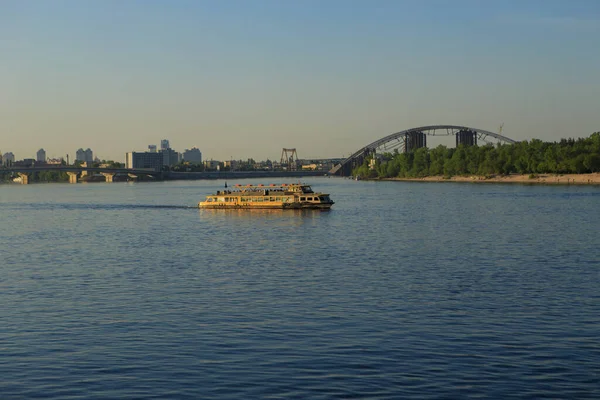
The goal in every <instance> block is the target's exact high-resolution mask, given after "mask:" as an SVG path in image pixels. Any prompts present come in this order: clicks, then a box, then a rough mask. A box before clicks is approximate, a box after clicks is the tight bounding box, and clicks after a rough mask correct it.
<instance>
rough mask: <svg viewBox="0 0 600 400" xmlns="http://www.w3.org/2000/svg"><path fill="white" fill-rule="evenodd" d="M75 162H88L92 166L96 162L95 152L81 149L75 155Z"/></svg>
mask: <svg viewBox="0 0 600 400" xmlns="http://www.w3.org/2000/svg"><path fill="white" fill-rule="evenodd" d="M75 160H76V161H81V162H87V163H90V165H91V164H92V163H93V162H94V152H93V151H92V150H91V149H89V148H88V149H87V150H83V149H79V150H77V152H76V153H75Z"/></svg>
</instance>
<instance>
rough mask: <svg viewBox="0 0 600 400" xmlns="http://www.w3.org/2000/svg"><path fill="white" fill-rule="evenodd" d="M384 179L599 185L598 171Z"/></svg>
mask: <svg viewBox="0 0 600 400" xmlns="http://www.w3.org/2000/svg"><path fill="white" fill-rule="evenodd" d="M380 180H385V181H407V182H473V183H521V184H530V183H531V184H538V183H541V184H547V185H550V184H556V185H600V173H594V174H531V175H521V174H510V175H492V176H477V175H470V176H452V177H445V176H441V175H440V176H426V177H424V178H381V179H380Z"/></svg>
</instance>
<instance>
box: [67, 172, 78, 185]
mask: <svg viewBox="0 0 600 400" xmlns="http://www.w3.org/2000/svg"><path fill="white" fill-rule="evenodd" d="M67 175H69V183H77V175H78V173H77V172H67Z"/></svg>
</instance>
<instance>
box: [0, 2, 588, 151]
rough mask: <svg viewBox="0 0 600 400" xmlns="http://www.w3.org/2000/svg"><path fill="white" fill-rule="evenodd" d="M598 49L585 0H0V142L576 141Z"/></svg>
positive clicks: (72, 147)
mask: <svg viewBox="0 0 600 400" xmlns="http://www.w3.org/2000/svg"><path fill="white" fill-rule="evenodd" d="M598 48H600V2H597V1H583V0H580V1H569V2H565V1H558V0H549V1H541V0H537V1H505V2H480V1H475V0H470V1H441V0H438V1H378V2H368V1H327V2H317V1H302V2H279V1H219V2H216V1H215V2H212V1H206V2H197V1H127V2H121V1H116V0H107V1H87V2H79V1H72V0H63V1H59V0H55V1H47V2H24V1H12V0H7V1H3V2H1V3H0V54H2V56H1V57H2V62H0V132H1V134H0V151H2V152H3V153H4V152H7V151H11V152H13V153H14V154H15V156H16V157H17V158H18V159H22V158H34V157H35V153H36V151H37V150H38V149H39V148H44V149H45V150H46V153H47V156H48V157H65V156H66V154H67V153H68V154H69V155H70V156H71V157H73V156H74V154H75V151H76V150H77V149H79V148H83V149H86V148H91V149H92V150H93V151H94V155H95V156H98V157H99V158H101V159H113V160H116V161H123V160H124V158H125V152H128V151H145V150H146V149H147V146H148V145H149V144H156V145H158V146H160V140H161V139H169V141H170V144H171V147H172V148H174V149H176V150H177V151H180V152H182V151H183V150H184V149H186V148H188V149H189V148H192V147H198V148H199V149H200V151H202V155H203V158H204V159H211V158H212V159H220V160H228V159H231V158H233V159H240V158H243V159H245V158H249V157H251V158H254V159H256V160H263V159H267V158H269V159H272V160H274V159H275V160H277V159H278V158H279V157H280V155H281V149H282V148H284V147H286V148H292V147H293V148H296V149H297V152H298V156H299V157H300V158H328V157H339V156H343V155H345V156H347V155H349V154H350V153H352V152H353V151H355V150H357V149H359V148H360V147H362V146H364V145H366V144H368V143H370V142H372V141H374V140H377V139H379V138H381V137H383V136H386V135H388V134H390V133H393V132H397V131H401V130H404V129H408V128H413V127H417V126H423V125H435V124H454V125H465V126H471V127H476V128H480V129H486V130H490V131H494V132H497V131H498V128H499V126H500V124H502V123H504V129H503V131H502V134H503V135H505V136H508V137H510V138H512V139H516V140H526V139H531V138H539V139H542V140H548V141H554V140H559V139H561V138H566V137H586V136H589V135H590V134H591V133H593V132H595V131H599V130H600V124H598V98H600V96H599V95H600V81H599V80H598V71H600V54H599V53H598V51H597V49H598ZM438 143H443V144H445V143H444V142H443V140H441V141H439V142H437V141H436V142H434V141H433V140H432V141H428V144H429V145H430V146H434V145H436V144H438Z"/></svg>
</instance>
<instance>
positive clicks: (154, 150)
mask: <svg viewBox="0 0 600 400" xmlns="http://www.w3.org/2000/svg"><path fill="white" fill-rule="evenodd" d="M148 151H149V152H150V153H156V145H155V144H149V145H148Z"/></svg>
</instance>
